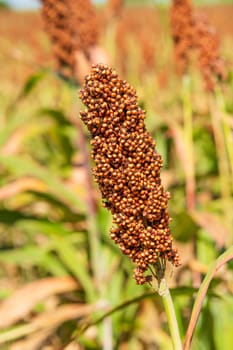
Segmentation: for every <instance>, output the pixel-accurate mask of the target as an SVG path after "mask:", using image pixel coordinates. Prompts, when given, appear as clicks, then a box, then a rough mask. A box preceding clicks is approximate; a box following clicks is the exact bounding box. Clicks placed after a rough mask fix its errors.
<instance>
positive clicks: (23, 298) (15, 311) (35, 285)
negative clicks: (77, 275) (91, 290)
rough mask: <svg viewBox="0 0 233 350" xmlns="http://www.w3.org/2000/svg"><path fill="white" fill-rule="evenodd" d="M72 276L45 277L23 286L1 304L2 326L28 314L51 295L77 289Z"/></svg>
mask: <svg viewBox="0 0 233 350" xmlns="http://www.w3.org/2000/svg"><path fill="white" fill-rule="evenodd" d="M77 287H78V285H77V282H76V281H75V280H74V279H72V278H71V277H57V278H44V279H42V280H39V281H35V282H32V283H29V284H28V285H26V286H23V287H22V288H20V289H19V290H17V291H16V292H14V294H13V295H12V296H10V297H9V298H7V299H6V300H4V301H3V302H2V303H1V304H0V314H1V318H0V328H4V327H8V326H11V325H12V324H14V323H15V322H17V321H18V320H20V319H22V318H23V317H24V316H25V315H27V314H28V313H29V312H30V311H31V310H32V309H33V307H34V306H35V305H36V304H37V303H38V302H39V301H41V300H43V299H45V298H47V297H48V296H50V295H53V294H57V293H64V292H68V291H71V290H75V289H77Z"/></svg>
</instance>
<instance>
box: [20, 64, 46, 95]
mask: <svg viewBox="0 0 233 350" xmlns="http://www.w3.org/2000/svg"><path fill="white" fill-rule="evenodd" d="M46 73H47V72H46V71H45V70H39V71H37V72H36V73H34V74H32V75H31V76H30V77H29V78H28V79H27V80H26V82H25V83H24V86H23V88H22V91H21V92H20V95H19V97H18V99H20V98H22V97H26V96H27V95H28V94H29V93H30V92H31V91H32V90H33V89H34V88H35V87H36V86H37V84H38V83H39V82H40V81H41V80H42V78H44V77H45V75H46Z"/></svg>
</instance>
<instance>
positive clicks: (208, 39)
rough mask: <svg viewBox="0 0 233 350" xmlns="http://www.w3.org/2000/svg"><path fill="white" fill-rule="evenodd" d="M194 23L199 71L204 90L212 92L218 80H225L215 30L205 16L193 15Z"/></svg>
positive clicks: (223, 66)
mask: <svg viewBox="0 0 233 350" xmlns="http://www.w3.org/2000/svg"><path fill="white" fill-rule="evenodd" d="M194 23H195V38H196V47H197V51H198V60H199V66H200V71H201V73H202V75H203V79H204V81H205V84H206V89H207V90H210V91H213V90H214V88H215V85H216V82H217V81H218V80H219V81H224V80H225V79H226V66H225V62H224V61H223V59H222V58H221V56H220V52H219V38H218V35H217V32H216V29H215V28H214V27H213V26H211V25H210V23H209V21H208V18H207V17H206V16H205V15H203V14H195V15H194Z"/></svg>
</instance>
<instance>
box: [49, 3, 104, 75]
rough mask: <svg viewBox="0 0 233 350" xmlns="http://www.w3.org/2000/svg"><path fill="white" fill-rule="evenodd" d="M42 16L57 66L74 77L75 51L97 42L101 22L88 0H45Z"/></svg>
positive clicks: (84, 50) (82, 49)
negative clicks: (99, 22)
mask: <svg viewBox="0 0 233 350" xmlns="http://www.w3.org/2000/svg"><path fill="white" fill-rule="evenodd" d="M42 4H43V6H42V17H43V19H44V23H45V29H46V31H47V33H48V35H49V37H50V39H51V42H52V47H53V52H54V56H55V59H56V63H57V68H58V69H59V70H60V71H61V72H62V73H63V74H64V75H66V76H73V72H74V70H75V52H76V51H77V50H81V51H82V52H84V53H85V55H86V56H87V57H88V54H89V53H88V50H89V48H90V47H91V46H93V45H95V44H96V42H97V41H98V35H99V33H98V25H97V18H96V14H95V12H94V9H93V7H92V5H91V2H90V1H89V0H56V1H54V0H42Z"/></svg>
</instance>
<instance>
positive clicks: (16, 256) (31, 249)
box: [0, 245, 68, 276]
mask: <svg viewBox="0 0 233 350" xmlns="http://www.w3.org/2000/svg"><path fill="white" fill-rule="evenodd" d="M0 261H1V262H2V263H8V264H15V265H17V266H21V267H24V268H25V266H37V267H38V266H41V267H42V268H43V269H44V270H45V271H48V272H49V273H51V274H52V275H54V276H65V275H67V274H68V272H67V270H66V269H65V268H64V267H63V265H62V264H61V263H60V261H59V260H58V259H57V258H56V257H55V256H53V255H52V254H51V253H50V252H49V251H47V249H46V248H43V247H39V246H34V245H27V246H25V247H20V248H14V249H7V250H1V251H0Z"/></svg>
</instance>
